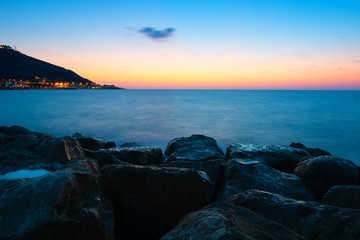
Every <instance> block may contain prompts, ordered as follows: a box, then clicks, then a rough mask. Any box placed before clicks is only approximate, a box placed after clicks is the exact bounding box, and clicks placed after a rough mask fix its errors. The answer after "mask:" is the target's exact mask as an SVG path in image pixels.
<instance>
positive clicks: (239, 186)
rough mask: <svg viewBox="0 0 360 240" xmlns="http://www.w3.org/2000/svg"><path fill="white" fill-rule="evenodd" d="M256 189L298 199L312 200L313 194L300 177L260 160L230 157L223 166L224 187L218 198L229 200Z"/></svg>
mask: <svg viewBox="0 0 360 240" xmlns="http://www.w3.org/2000/svg"><path fill="white" fill-rule="evenodd" d="M249 189H258V190H264V191H268V192H273V193H277V194H281V195H284V196H287V197H291V198H295V199H299V200H306V201H308V200H313V199H314V196H313V195H312V194H311V191H310V190H309V189H307V188H306V187H305V186H304V184H303V183H302V181H301V180H300V178H298V177H297V176H295V175H294V174H287V173H283V172H280V171H278V170H276V169H273V168H271V167H269V166H267V165H265V164H263V163H262V162H258V161H252V162H251V161H249V160H245V161H244V160H242V159H231V160H229V161H228V162H227V164H226V167H225V187H224V189H223V191H222V193H221V194H220V197H219V200H229V199H230V198H231V197H232V196H234V195H235V194H239V193H242V192H244V191H246V190H249Z"/></svg>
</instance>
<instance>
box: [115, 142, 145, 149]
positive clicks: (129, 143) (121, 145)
mask: <svg viewBox="0 0 360 240" xmlns="http://www.w3.org/2000/svg"><path fill="white" fill-rule="evenodd" d="M119 147H121V148H132V147H141V146H140V144H138V143H136V142H124V143H122V144H120V145H119Z"/></svg>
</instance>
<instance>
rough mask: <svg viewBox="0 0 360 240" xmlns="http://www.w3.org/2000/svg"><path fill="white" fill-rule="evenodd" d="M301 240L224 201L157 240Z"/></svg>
mask: <svg viewBox="0 0 360 240" xmlns="http://www.w3.org/2000/svg"><path fill="white" fill-rule="evenodd" d="M180 239H196V240H240V239H244V240H245V239H246V240H270V239H272V240H281V239H283V240H289V239H294V240H295V239H299V240H300V239H302V240H305V238H304V237H302V236H300V235H299V234H296V233H294V232H292V231H290V230H288V229H286V228H285V227H284V226H282V225H280V224H278V223H275V222H273V221H271V220H269V219H266V218H264V217H262V216H260V215H258V214H256V213H254V212H252V211H250V210H248V209H246V208H243V207H238V206H235V205H233V204H231V203H228V202H220V203H213V204H211V205H209V206H207V207H205V208H203V209H201V210H200V211H196V212H192V213H190V214H189V215H187V216H186V217H184V218H183V219H182V220H181V222H180V223H178V224H177V225H176V227H174V228H173V229H172V230H171V231H170V232H168V233H167V234H166V235H165V236H163V237H162V238H161V240H180Z"/></svg>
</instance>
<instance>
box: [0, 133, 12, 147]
mask: <svg viewBox="0 0 360 240" xmlns="http://www.w3.org/2000/svg"><path fill="white" fill-rule="evenodd" d="M10 141H11V137H10V136H9V135H7V134H6V133H2V132H0V145H4V144H7V143H9V142H10Z"/></svg>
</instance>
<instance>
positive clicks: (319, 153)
mask: <svg viewBox="0 0 360 240" xmlns="http://www.w3.org/2000/svg"><path fill="white" fill-rule="evenodd" d="M290 147H294V148H299V149H303V150H305V151H307V152H308V153H309V154H310V156H312V157H319V156H324V155H327V156H331V153H329V152H328V151H325V150H322V149H320V148H308V147H306V146H305V145H304V144H302V143H294V142H292V143H291V144H290Z"/></svg>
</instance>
